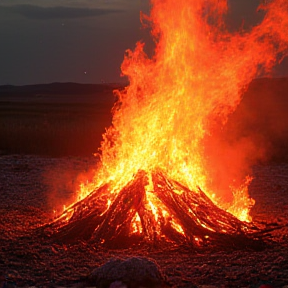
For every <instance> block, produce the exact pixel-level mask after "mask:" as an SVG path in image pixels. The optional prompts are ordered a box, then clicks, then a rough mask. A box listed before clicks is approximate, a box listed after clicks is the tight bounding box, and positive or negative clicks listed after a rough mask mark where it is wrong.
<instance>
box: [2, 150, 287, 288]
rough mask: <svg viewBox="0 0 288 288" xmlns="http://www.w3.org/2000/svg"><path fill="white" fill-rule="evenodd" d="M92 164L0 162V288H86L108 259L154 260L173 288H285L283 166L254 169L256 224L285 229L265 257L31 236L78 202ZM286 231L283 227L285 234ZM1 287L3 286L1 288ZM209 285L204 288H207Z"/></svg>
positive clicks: (33, 159) (5, 158)
mask: <svg viewBox="0 0 288 288" xmlns="http://www.w3.org/2000/svg"><path fill="white" fill-rule="evenodd" d="M94 163H95V159H94V158H84V157H83V158H75V157H66V158H49V157H40V156H33V155H0V215H1V216H0V231H1V232H0V287H30V286H36V287H67V286H69V287H71V286H73V287H75V286H76V287H80V286H81V285H82V287H83V284H81V283H83V279H85V277H86V276H87V275H88V274H89V273H90V272H91V271H92V270H93V269H94V268H95V267H98V266H99V265H101V264H103V263H105V262H107V260H108V259H110V258H111V257H117V256H119V257H127V256H144V257H148V258H151V259H154V260H155V261H156V262H157V263H158V265H159V266H160V267H161V270H162V272H163V274H165V275H166V276H167V278H168V281H169V282H170V283H171V285H172V286H173V287H183V288H184V287H186V288H188V287H190V288H192V287H195V286H193V285H197V287H202V288H204V287H251V288H253V287H259V286H260V284H261V283H266V282H267V283H270V284H271V285H273V287H285V285H287V286H286V287H288V243H287V240H288V229H287V223H288V164H277V165H276V164H275V165H261V166H255V167H254V169H253V173H254V177H255V179H254V180H253V182H252V184H251V186H250V189H249V192H250V194H251V196H252V197H253V198H254V199H255V200H256V205H255V207H254V208H253V209H252V212H251V214H252V216H253V219H254V220H255V221H256V222H258V223H260V222H263V223H265V224H266V225H268V226H269V225H271V227H272V225H273V223H278V225H279V224H280V225H283V227H282V228H281V229H278V230H277V231H275V232H273V240H274V242H273V243H272V244H271V245H270V246H269V247H267V248H266V249H265V250H262V251H249V250H240V251H239V250H236V251H233V250H232V251H231V250H227V251H209V252H208V251H202V252H201V251H197V252H195V251H193V250H191V249H189V248H187V247H177V246H171V247H158V248H155V247H154V248H151V247H146V248H145V247H142V248H139V249H135V248H133V249H126V250H106V249H103V248H101V247H93V246H91V245H89V244H87V243H85V242H79V243H77V244H75V245H71V246H68V245H66V246H65V245H59V244H56V243H51V241H48V240H47V241H46V240H45V239H42V238H39V237H38V236H36V234H35V233H33V231H34V229H37V227H39V226H41V225H42V224H44V223H47V222H49V221H51V219H53V215H54V213H53V210H57V211H61V207H62V206H63V205H64V204H67V201H68V202H69V201H72V200H73V199H74V197H75V195H74V192H73V191H74V187H75V185H77V183H78V181H79V179H80V178H79V176H78V175H81V173H83V172H88V171H89V168H90V167H92V166H93V164H94ZM285 225H286V227H285ZM1 283H2V284H1ZM1 285H2V286H1ZM208 285H209V286H208Z"/></svg>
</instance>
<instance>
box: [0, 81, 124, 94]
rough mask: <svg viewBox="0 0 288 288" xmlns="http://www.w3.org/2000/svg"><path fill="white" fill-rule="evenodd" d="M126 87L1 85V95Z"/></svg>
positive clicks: (105, 85)
mask: <svg viewBox="0 0 288 288" xmlns="http://www.w3.org/2000/svg"><path fill="white" fill-rule="evenodd" d="M122 87H124V85H123V84H117V83H111V84H78V83H50V84H37V85H25V86H13V85H2V86H0V96H2V95H5V96H9V95H14V96H20V95H30V96H31V95H37V94H45V95H49V94H51V95H55V94H57V95H61V94H66V95H67V94H69V95H84V94H93V93H101V92H108V91H112V90H114V89H117V88H122Z"/></svg>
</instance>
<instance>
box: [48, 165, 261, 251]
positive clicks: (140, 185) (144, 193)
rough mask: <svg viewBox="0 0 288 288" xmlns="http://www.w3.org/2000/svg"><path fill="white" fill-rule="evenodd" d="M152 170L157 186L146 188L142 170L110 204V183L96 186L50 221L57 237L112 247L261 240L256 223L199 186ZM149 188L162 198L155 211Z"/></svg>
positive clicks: (236, 244)
mask: <svg viewBox="0 0 288 288" xmlns="http://www.w3.org/2000/svg"><path fill="white" fill-rule="evenodd" d="M151 176H152V177H151V179H152V183H153V187H154V190H153V191H148V189H147V185H148V182H149V175H147V173H146V172H144V171H139V172H138V174H137V175H136V176H135V177H134V179H133V180H132V181H131V182H130V183H128V184H127V185H126V186H125V187H124V188H123V189H122V190H121V191H120V192H119V193H118V194H117V196H115V198H114V200H113V202H112V203H111V205H110V206H109V207H107V206H106V204H105V197H107V194H108V193H109V185H104V186H102V187H101V188H99V189H97V190H95V191H93V192H92V193H91V194H90V195H89V196H87V197H86V198H84V199H83V200H82V201H80V202H78V203H76V204H74V205H73V206H72V207H70V208H69V209H68V210H67V211H65V212H64V213H63V214H62V215H61V216H60V217H59V218H58V219H57V220H56V221H55V222H53V223H52V224H50V225H48V227H49V228H52V231H53V235H54V236H53V237H56V239H58V240H60V241H62V242H68V243H70V242H74V241H77V240H89V241H91V242H93V243H95V244H97V245H99V244H102V245H105V246H107V247H113V248H116V247H118V248H119V247H129V246H132V245H138V244H141V243H142V244H144V243H146V244H147V243H148V244H153V245H155V244H157V242H160V243H163V242H166V243H175V244H181V245H182V244H184V245H192V246H193V247H205V246H211V245H213V246H214V245H216V246H221V247H225V246H227V247H228V248H229V247H241V246H251V245H255V244H256V243H258V244H259V241H258V238H257V237H253V232H254V231H255V229H256V228H255V227H254V226H253V225H252V224H249V223H247V222H242V221H240V220H238V219H237V218H236V217H234V216H233V215H232V214H230V213H228V212H226V211H224V210H222V209H220V208H219V207H217V206H216V205H215V204H214V203H213V202H212V201H211V200H210V199H209V198H208V197H207V196H206V195H205V193H204V192H202V191H201V189H200V188H199V189H198V191H191V190H189V189H188V188H186V187H184V186H183V185H181V184H180V183H178V182H177V181H174V180H170V179H168V178H167V177H166V176H165V174H164V173H163V172H162V171H160V170H159V171H154V172H153V173H152V175H151ZM149 193H152V194H153V197H154V201H156V203H157V202H159V203H158V204H159V207H160V208H159V207H158V208H157V211H153V209H152V208H151V206H149V205H148V203H149V197H150V196H149ZM106 201H107V199H106ZM91 207H93V208H91ZM155 209H156V208H155ZM46 228H47V227H46ZM55 231H56V232H55Z"/></svg>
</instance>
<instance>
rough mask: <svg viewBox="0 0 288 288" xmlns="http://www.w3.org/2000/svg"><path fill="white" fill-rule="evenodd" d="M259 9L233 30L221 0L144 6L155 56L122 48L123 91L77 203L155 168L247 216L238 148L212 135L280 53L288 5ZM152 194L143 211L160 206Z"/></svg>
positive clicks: (140, 46)
mask: <svg viewBox="0 0 288 288" xmlns="http://www.w3.org/2000/svg"><path fill="white" fill-rule="evenodd" d="M268 2H269V1H268ZM259 9H262V10H264V12H265V16H264V19H263V21H262V22H261V23H260V24H259V25H258V26H255V27H254V28H251V29H250V30H249V31H240V32H237V33H235V32H233V33H232V32H229V31H228V29H226V27H225V17H226V14H227V13H228V2H227V0H197V1H195V0H177V1H176V0H151V14H150V16H144V17H142V19H143V21H145V24H146V25H147V24H148V26H150V28H151V35H152V37H153V39H154V42H155V53H154V55H153V56H152V57H149V56H148V55H147V54H146V53H145V51H144V43H140V42H139V43H137V45H136V48H135V50H134V51H130V50H128V51H127V54H126V56H125V59H124V62H123V64H122V72H123V74H124V75H125V76H127V77H128V78H129V82H130V85H129V86H128V87H126V89H125V90H124V91H117V92H116V93H117V97H118V101H117V102H116V104H115V106H114V108H113V124H112V126H111V127H110V128H109V129H108V130H107V131H106V133H105V134H104V141H103V142H102V147H101V165H100V167H99V168H98V169H96V172H95V176H94V179H93V181H91V182H90V183H89V184H85V185H82V186H81V191H80V193H82V194H81V198H83V197H85V195H87V194H88V193H89V192H91V191H92V190H94V189H95V188H96V187H100V186H101V185H102V184H103V183H107V182H110V183H113V185H111V187H113V191H111V193H112V194H113V193H114V194H117V192H118V191H120V189H121V188H123V187H124V186H125V185H126V184H127V183H128V182H129V181H131V179H133V177H134V176H135V175H136V174H137V172H138V171H139V170H145V171H146V172H147V173H148V174H149V173H150V172H151V171H153V170H155V169H158V168H159V169H161V170H162V171H164V172H165V173H166V174H167V176H168V177H169V178H171V179H174V180H176V181H178V182H180V183H182V184H183V185H185V186H187V187H188V188H189V189H190V190H194V191H195V190H197V188H198V187H200V188H201V189H202V190H203V191H205V193H206V194H207V195H208V196H209V197H210V198H211V199H212V200H213V201H214V203H217V205H219V206H220V207H222V208H224V209H225V210H228V211H229V212H230V213H232V214H233V215H235V216H236V217H238V218H239V219H240V220H246V221H248V220H249V209H250V208H251V206H252V205H253V200H252V199H251V198H249V196H248V193H247V187H248V184H249V182H250V180H251V179H250V178H249V177H248V178H247V177H245V176H246V175H243V171H242V167H241V163H242V161H241V160H239V159H237V153H238V152H239V153H240V150H239V149H238V150H237V151H238V152H237V151H236V153H230V150H229V149H228V148H227V150H225V149H223V147H225V144H223V141H221V140H220V138H221V137H219V135H220V134H221V129H222V128H223V126H224V125H225V123H226V121H227V118H228V116H229V114H231V113H232V112H233V111H234V110H235V109H236V107H237V105H238V104H239V102H240V100H241V94H242V92H243V89H245V87H246V86H247V85H248V84H249V82H250V81H251V80H252V79H253V78H255V77H257V76H259V75H263V73H266V72H269V71H270V70H271V68H272V67H273V65H274V64H275V63H277V62H279V61H280V60H281V59H282V58H283V57H284V55H285V54H286V53H287V48H288V44H287V43H288V33H287V31H288V1H287V0H275V1H272V2H269V3H268V4H267V3H266V4H265V5H264V4H263V5H262V6H261V7H259ZM227 147H228V146H227ZM239 147H240V149H241V145H239ZM239 147H238V148H239ZM226 152H227V155H226ZM231 155H232V156H233V157H232V156H231ZM230 156H231V157H230ZM227 158H228V159H227ZM238 158H239V157H238ZM221 159H223V161H222V162H221ZM224 159H225V161H224ZM239 163H240V164H239ZM220 171H226V173H227V174H226V175H227V177H224V178H223V175H222V174H221V175H222V176H221V177H220V176H219V173H220ZM231 171H233V173H232V172H231ZM239 179H241V181H239ZM220 182H221V183H220ZM149 191H153V187H149V185H148V186H147V205H150V208H149V209H150V210H155V211H156V210H157V209H159V205H160V206H161V204H160V203H158V204H157V199H153V193H150V194H149ZM175 193H177V191H175ZM111 197H112V196H111ZM108 198H109V197H108ZM157 205H158V208H155V206H157ZM163 210H164V212H165V208H163ZM155 213H156V212H155ZM155 213H154V214H155ZM162 214H163V211H162ZM164 214H165V213H164ZM136 218H137V217H136ZM136 218H135V223H134V226H135V227H134V228H135V229H136V230H137V219H136ZM176 226H177V223H175V227H176ZM179 229H180V230H181V227H179ZM180 230H179V231H180ZM138 231H139V229H138Z"/></svg>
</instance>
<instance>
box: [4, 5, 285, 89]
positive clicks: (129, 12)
mask: <svg viewBox="0 0 288 288" xmlns="http://www.w3.org/2000/svg"><path fill="white" fill-rule="evenodd" d="M176 2H177V1H176ZM258 3H259V0H230V2H229V4H230V6H231V13H230V17H229V19H230V20H229V22H230V25H231V26H233V27H234V28H235V29H237V27H239V25H240V24H241V22H242V20H243V19H245V23H246V25H247V27H248V26H249V25H251V24H254V23H257V21H259V17H260V16H261V15H260V16H259V13H257V12H255V10H256V8H257V5H258ZM148 7H149V1H148V0H0V37H1V45H0V85H3V84H12V85H24V84H36V83H50V82H79V83H100V82H101V81H105V82H119V81H121V78H120V77H119V75H120V65H121V62H122V60H123V55H124V52H125V50H126V49H127V48H133V47H134V46H135V43H136V41H138V40H141V39H143V37H145V32H143V30H142V29H140V27H141V25H140V20H139V11H140V10H141V11H144V12H147V11H148V10H149V8H148ZM260 14H261V13H260ZM146 34H147V33H146ZM285 62H288V61H285ZM284 64H285V65H282V66H281V67H278V68H277V73H278V75H286V76H288V73H287V71H288V69H286V67H288V65H287V64H286V63H284ZM285 66H286V67H285Z"/></svg>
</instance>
